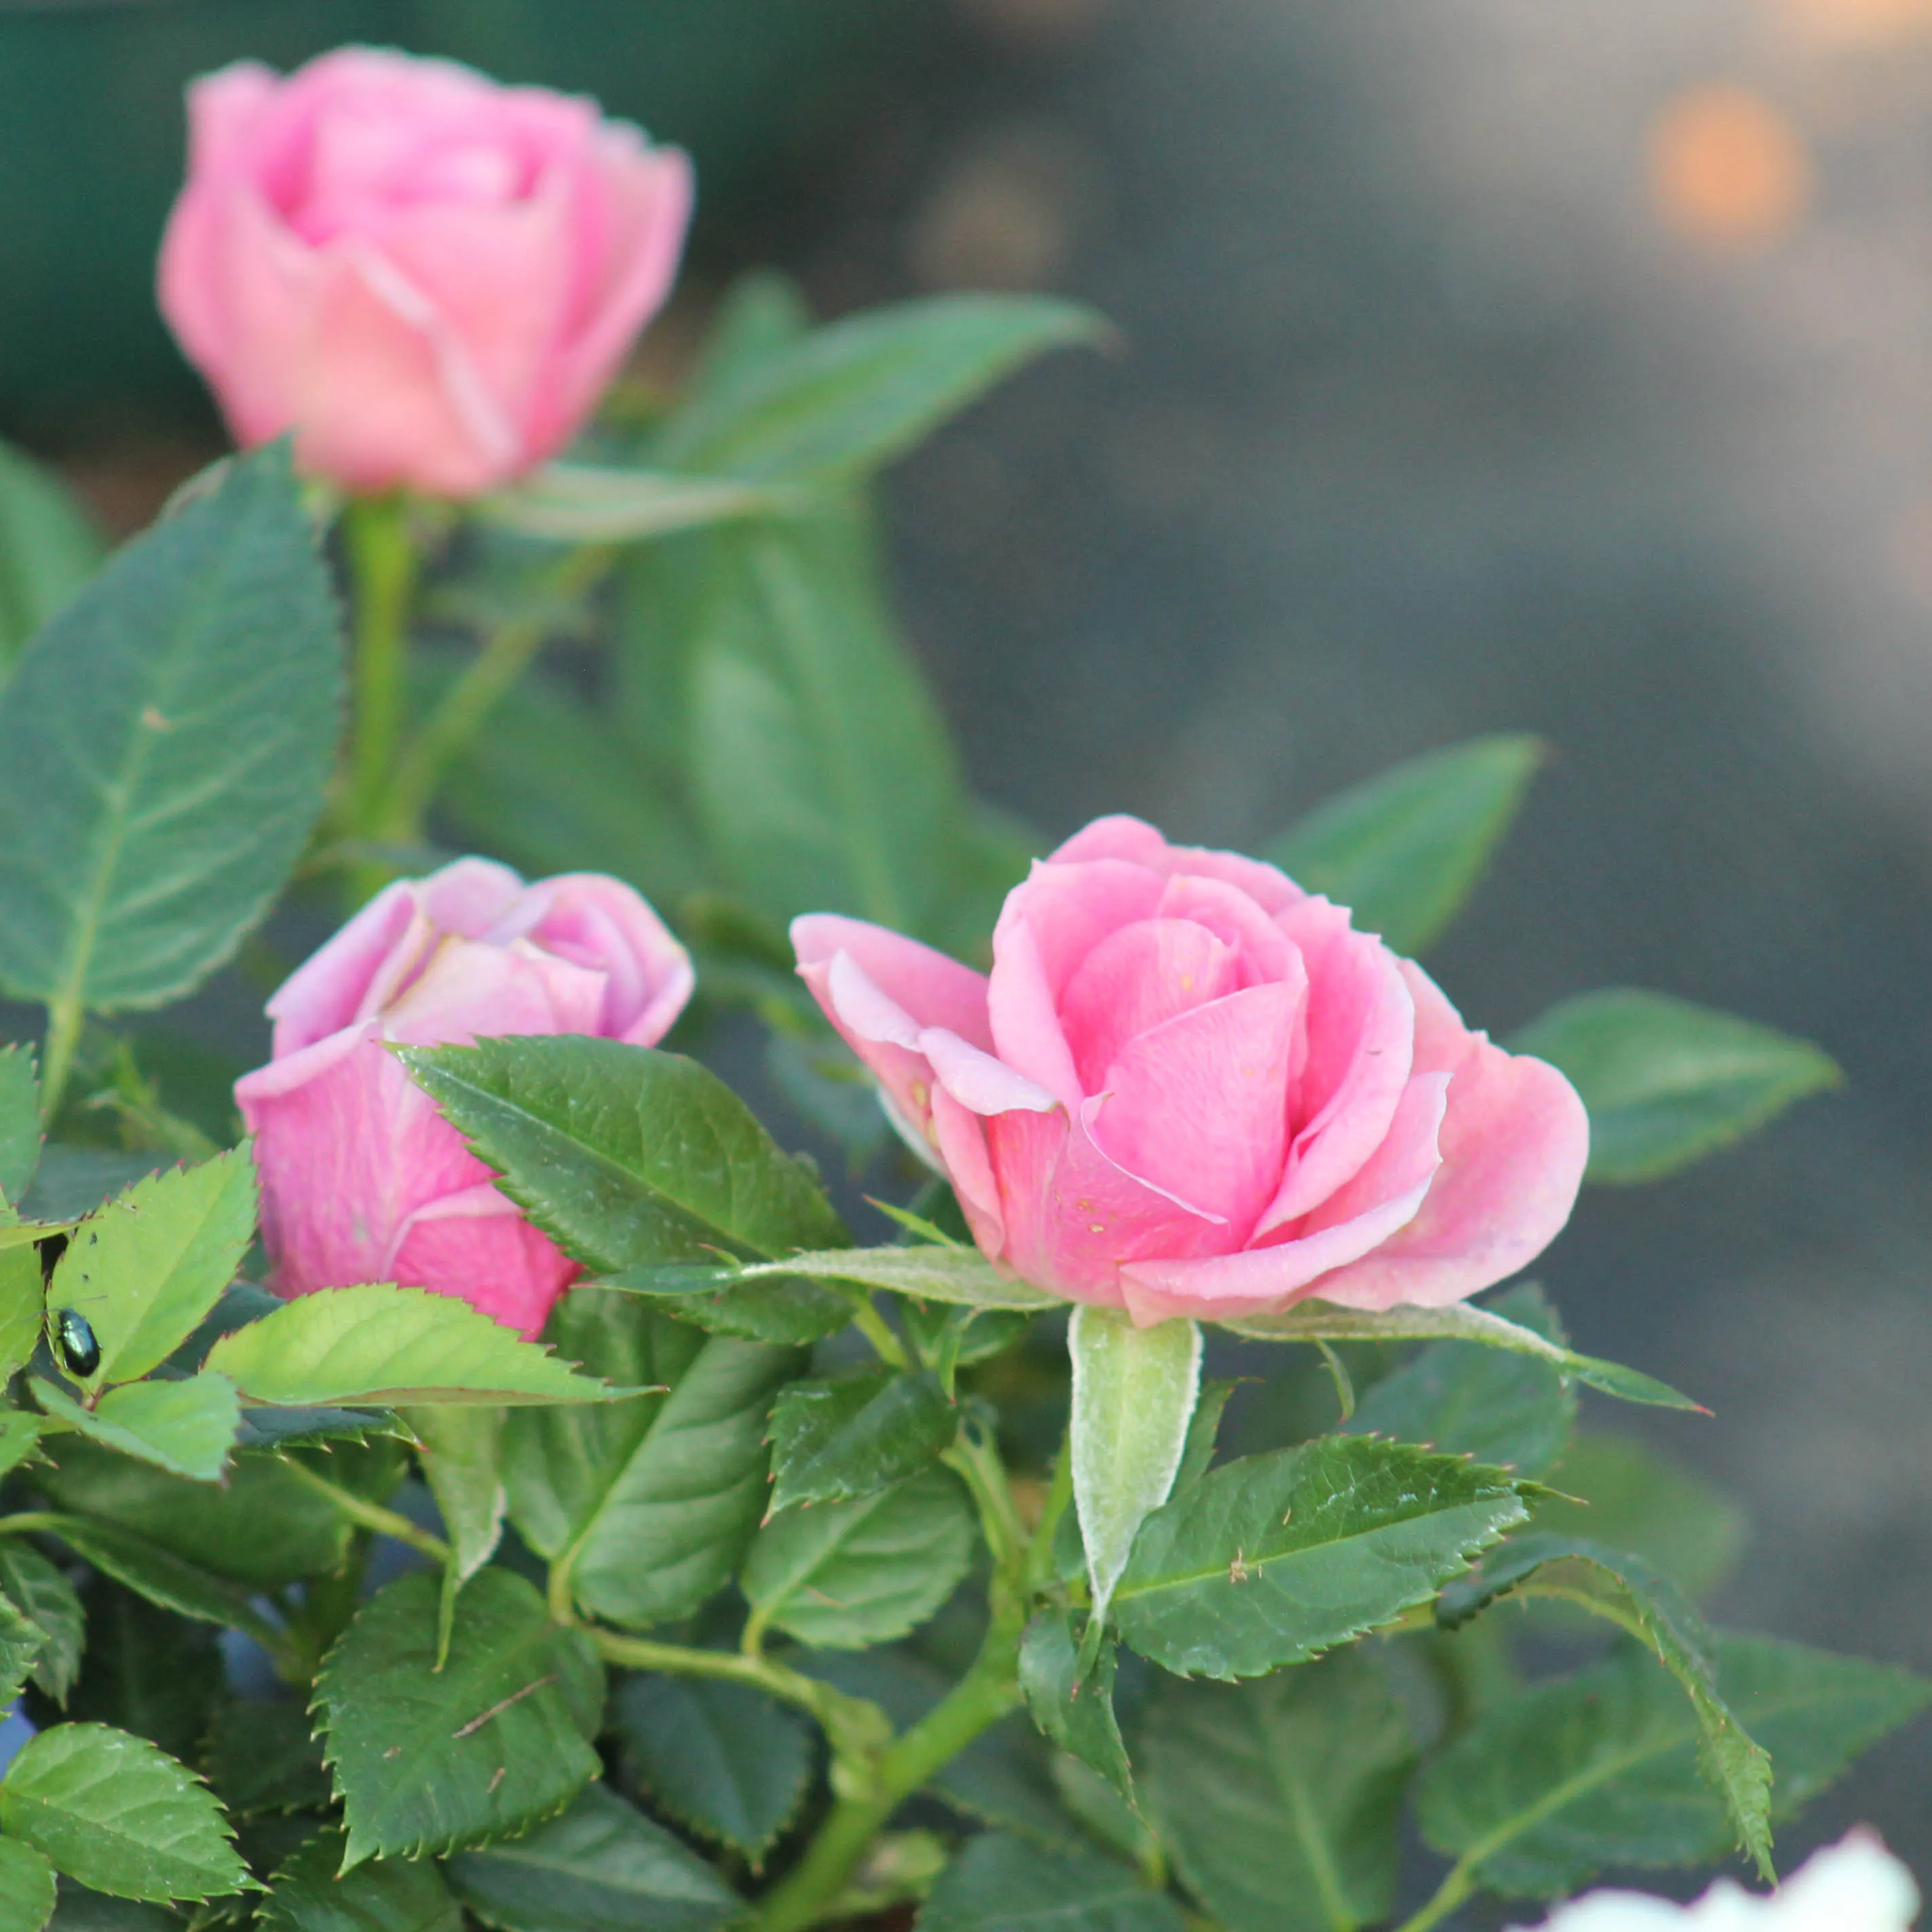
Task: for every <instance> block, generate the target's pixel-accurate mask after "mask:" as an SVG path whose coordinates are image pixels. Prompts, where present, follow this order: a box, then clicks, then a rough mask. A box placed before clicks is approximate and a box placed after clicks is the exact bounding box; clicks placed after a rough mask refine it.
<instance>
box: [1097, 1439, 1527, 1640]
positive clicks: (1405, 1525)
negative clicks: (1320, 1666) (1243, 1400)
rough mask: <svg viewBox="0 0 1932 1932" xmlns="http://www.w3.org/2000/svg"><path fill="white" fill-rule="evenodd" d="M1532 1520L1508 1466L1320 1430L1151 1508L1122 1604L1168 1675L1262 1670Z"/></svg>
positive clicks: (1433, 1584)
mask: <svg viewBox="0 0 1932 1932" xmlns="http://www.w3.org/2000/svg"><path fill="white" fill-rule="evenodd" d="M1526 1514H1527V1512H1526V1511H1525V1509H1524V1508H1523V1502H1522V1499H1521V1498H1520V1496H1518V1495H1517V1492H1516V1489H1515V1487H1514V1485H1513V1484H1511V1481H1510V1479H1509V1478H1508V1476H1507V1475H1505V1473H1504V1472H1502V1471H1501V1470H1499V1469H1485V1468H1484V1467H1482V1466H1481V1465H1480V1464H1472V1463H1466V1462H1464V1461H1463V1460H1462V1459H1461V1458H1460V1457H1453V1456H1443V1455H1437V1454H1430V1453H1428V1452H1427V1451H1422V1450H1420V1449H1414V1448H1408V1447H1406V1446H1404V1445H1399V1444H1395V1443H1389V1442H1379V1441H1377V1440H1376V1439H1373V1438H1372V1437H1364V1436H1326V1437H1324V1438H1322V1439H1320V1440H1319V1441H1317V1442H1310V1443H1307V1444H1304V1445H1303V1446H1302V1447H1301V1448H1297V1449H1285V1450H1278V1451H1274V1452H1272V1453H1271V1454H1267V1455H1262V1456H1249V1457H1243V1458H1242V1459H1241V1460H1239V1461H1238V1462H1234V1463H1225V1464H1223V1466H1222V1467H1221V1468H1220V1469H1216V1470H1214V1471H1213V1472H1211V1473H1210V1474H1209V1475H1208V1476H1207V1477H1206V1478H1205V1479H1204V1480H1203V1481H1201V1482H1200V1483H1199V1484H1196V1486H1195V1487H1193V1489H1191V1490H1189V1491H1188V1492H1187V1494H1186V1495H1185V1496H1176V1497H1175V1499H1174V1500H1173V1501H1172V1502H1169V1503H1168V1504H1166V1505H1164V1506H1163V1508H1160V1509H1158V1510H1157V1511H1154V1514H1153V1515H1151V1517H1148V1520H1147V1521H1146V1522H1145V1523H1144V1524H1143V1525H1142V1528H1141V1533H1140V1536H1139V1539H1138V1540H1137V1541H1136V1543H1135V1545H1134V1550H1133V1556H1132V1558H1131V1559H1130V1561H1129V1562H1128V1565H1127V1574H1125V1575H1124V1577H1122V1578H1121V1586H1120V1589H1119V1591H1118V1593H1117V1594H1116V1595H1115V1599H1114V1613H1115V1619H1116V1620H1117V1621H1118V1624H1119V1626H1120V1631H1121V1636H1122V1637H1124V1639H1125V1640H1126V1641H1127V1643H1130V1645H1132V1646H1133V1648H1134V1649H1136V1650H1137V1651H1139V1652H1140V1654H1141V1655H1142V1656H1143V1657H1145V1658H1148V1659H1149V1660H1150V1661H1151V1662H1153V1663H1155V1664H1160V1665H1162V1666H1163V1667H1165V1668H1166V1669H1167V1670H1173V1671H1177V1672H1180V1673H1184V1674H1193V1673H1197V1672H1198V1673H1200V1674H1202V1675H1203V1676H1208V1677H1253V1676H1259V1675H1261V1674H1262V1673H1265V1672H1267V1671H1270V1670H1275V1669H1277V1668H1278V1667H1280V1666H1281V1665H1283V1664H1298V1663H1300V1662H1301V1661H1303V1660H1304V1659H1305V1658H1310V1657H1313V1656H1314V1655H1316V1654H1318V1653H1319V1652H1322V1651H1324V1650H1328V1649H1331V1648H1333V1647H1334V1646H1335V1645H1337V1644H1339V1643H1346V1642H1347V1641H1348V1640H1349V1639H1350V1638H1352V1637H1358V1636H1360V1635H1361V1634H1362V1633H1363V1632H1364V1631H1370V1630H1373V1629H1375V1628H1377V1627H1378V1626H1379V1625H1382V1624H1386V1623H1389V1622H1393V1621H1394V1619H1396V1618H1397V1617H1399V1616H1401V1614H1402V1613H1403V1612H1404V1611H1405V1610H1410V1609H1412V1608H1413V1607H1415V1605H1417V1604H1422V1603H1427V1601H1429V1599H1430V1598H1432V1597H1433V1596H1434V1595H1436V1592H1437V1591H1438V1590H1439V1589H1441V1588H1442V1586H1443V1584H1445V1583H1447V1582H1448V1580H1449V1579H1450V1578H1451V1577H1455V1576H1458V1575H1460V1574H1461V1573H1462V1572H1463V1570H1464V1569H1466V1568H1467V1567H1468V1565H1469V1561H1470V1559H1472V1558H1473V1557H1474V1556H1476V1555H1478V1553H1480V1552H1481V1551H1482V1550H1485V1549H1487V1547H1489V1546H1490V1544H1493V1543H1494V1542H1495V1541H1496V1540H1497V1539H1498V1538H1499V1537H1501V1536H1502V1535H1503V1534H1504V1532H1505V1531H1507V1530H1510V1529H1514V1527H1515V1526H1517V1524H1518V1523H1521V1522H1522V1521H1523V1519H1524V1517H1525V1516H1526Z"/></svg>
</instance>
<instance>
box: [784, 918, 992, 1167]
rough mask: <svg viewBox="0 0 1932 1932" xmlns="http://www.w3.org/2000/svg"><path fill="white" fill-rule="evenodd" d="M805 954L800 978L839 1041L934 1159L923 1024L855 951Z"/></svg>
mask: <svg viewBox="0 0 1932 1932" xmlns="http://www.w3.org/2000/svg"><path fill="white" fill-rule="evenodd" d="M794 934H796V928H794ZM825 936H827V935H808V941H811V942H814V945H815V941H816V939H817V938H820V937H825ZM885 936H886V937H888V938H895V937H896V935H885ZM795 943H796V941H795ZM911 943H912V942H911V941H906V942H905V944H911ZM921 950H924V949H921ZM799 953H800V961H799V968H798V976H799V978H800V979H801V980H803V981H804V982H805V985H806V986H808V987H809V988H810V989H811V995H812V998H814V999H815V1000H816V1001H817V1002H818V1004H819V1006H820V1008H821V1009H822V1010H823V1012H824V1014H825V1017H826V1019H829V1021H830V1022H832V1025H833V1026H834V1027H835V1028H837V1029H838V1035H839V1037H840V1038H841V1039H842V1040H844V1043H845V1044H846V1045H847V1046H849V1047H850V1049H852V1051H853V1052H854V1053H856V1055H858V1056H859V1059H860V1061H862V1062H863V1063H864V1064H865V1067H866V1070H868V1072H869V1073H871V1076H872V1077H873V1079H875V1080H876V1081H877V1082H878V1083H879V1087H880V1096H881V1098H882V1100H883V1102H884V1103H885V1107H886V1115H887V1117H888V1118H889V1119H890V1120H891V1121H892V1124H893V1126H894V1127H895V1128H897V1129H898V1132H899V1133H900V1135H901V1137H902V1138H903V1139H904V1140H905V1141H906V1142H907V1145H909V1146H910V1147H911V1148H913V1149H914V1151H916V1152H918V1153H919V1154H920V1157H921V1158H922V1159H928V1160H929V1159H931V1158H932V1156H931V1155H930V1154H928V1153H927V1151H926V1150H927V1148H929V1145H930V1142H929V1133H930V1126H931V1120H932V1079H933V1076H932V1067H931V1065H930V1064H929V1063H928V1061H927V1060H926V1056H925V1055H924V1054H923V1053H922V1052H920V1051H919V1034H920V1032H921V1028H920V1027H919V1023H918V1022H916V1020H914V1019H913V1017H912V1016H911V1015H910V1013H907V1011H906V1010H905V1009H904V1007H901V1006H900V1005H899V1004H898V1003H897V1001H894V1000H892V999H891V998H889V997H888V996H887V995H886V994H885V993H883V992H881V991H880V989H879V988H878V987H877V986H876V985H875V984H874V983H873V981H872V980H871V977H870V976H869V975H868V974H867V973H866V972H865V969H864V968H863V967H862V966H861V965H859V963H858V962H857V961H856V959H853V956H852V955H851V954H850V953H847V952H845V951H844V950H839V951H837V952H835V953H832V954H831V955H830V956H829V958H827V957H822V956H814V957H808V956H806V955H805V946H804V944H799ZM959 970H960V971H962V972H963V971H965V968H963V967H962V968H960V969H959Z"/></svg>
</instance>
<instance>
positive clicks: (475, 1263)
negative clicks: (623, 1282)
mask: <svg viewBox="0 0 1932 1932" xmlns="http://www.w3.org/2000/svg"><path fill="white" fill-rule="evenodd" d="M579 1272H580V1271H579V1269H578V1268H577V1265H576V1264H575V1263H574V1262H572V1261H571V1260H570V1259H569V1258H568V1256H565V1254H563V1253H562V1252H561V1251H560V1250H559V1249H558V1248H557V1247H555V1246H554V1245H553V1244H552V1243H551V1242H550V1240H549V1239H548V1238H547V1237H546V1236H544V1235H541V1234H539V1233H538V1232H537V1230H536V1229H535V1228H533V1227H532V1226H530V1224H529V1223H528V1222H527V1221H526V1220H524V1219H523V1217H522V1215H521V1214H519V1213H518V1212H517V1208H516V1207H515V1206H514V1204H513V1203H512V1202H509V1201H508V1200H506V1199H505V1198H504V1197H503V1196H502V1195H501V1194H500V1193H498V1192H497V1190H496V1187H494V1185H493V1184H491V1183H490V1182H488V1181H481V1182H478V1184H476V1185H475V1187H469V1188H466V1189H463V1190H462V1191H461V1192H460V1193H455V1194H447V1195H445V1196H442V1197H441V1198H440V1199H438V1200H436V1201H433V1202H430V1203H428V1205H426V1206H425V1207H423V1208H419V1210H418V1211H416V1213H415V1214H412V1215H410V1217H408V1219H407V1220H405V1221H404V1223H403V1224H402V1226H401V1227H400V1228H399V1229H398V1230H397V1232H396V1236H395V1241H394V1243H393V1244H392V1252H391V1253H390V1255H389V1257H388V1259H387V1260H386V1263H385V1265H384V1266H383V1270H382V1271H381V1274H382V1279H383V1280H386V1281H394V1282H397V1283H401V1285H403V1286H406V1287H415V1288H427V1289H430V1290H431V1291H432V1292H434V1293H435V1294H437V1295H449V1296H451V1297H452V1298H454V1299H455V1300H457V1301H466V1302H468V1303H469V1305H470V1307H472V1308H474V1309H476V1310H478V1311H479V1312H481V1313H483V1314H484V1315H487V1316H489V1317H490V1319H492V1320H493V1321H496V1322H501V1323H502V1325H504V1327H505V1328H514V1329H515V1330H516V1331H517V1333H518V1334H520V1335H522V1336H523V1337H524V1338H525V1339H526V1340H529V1339H530V1338H532V1337H534V1336H535V1335H536V1334H537V1333H538V1331H539V1330H541V1328H542V1327H543V1325H544V1320H545V1319H546V1318H547V1316H548V1315H549V1313H550V1306H551V1304H553V1302H554V1301H556V1298H557V1297H558V1296H559V1295H561V1294H562V1292H563V1291H564V1289H565V1288H567V1287H568V1286H569V1284H570V1283H571V1282H572V1281H573V1280H575V1279H576V1277H577V1274H579Z"/></svg>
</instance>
